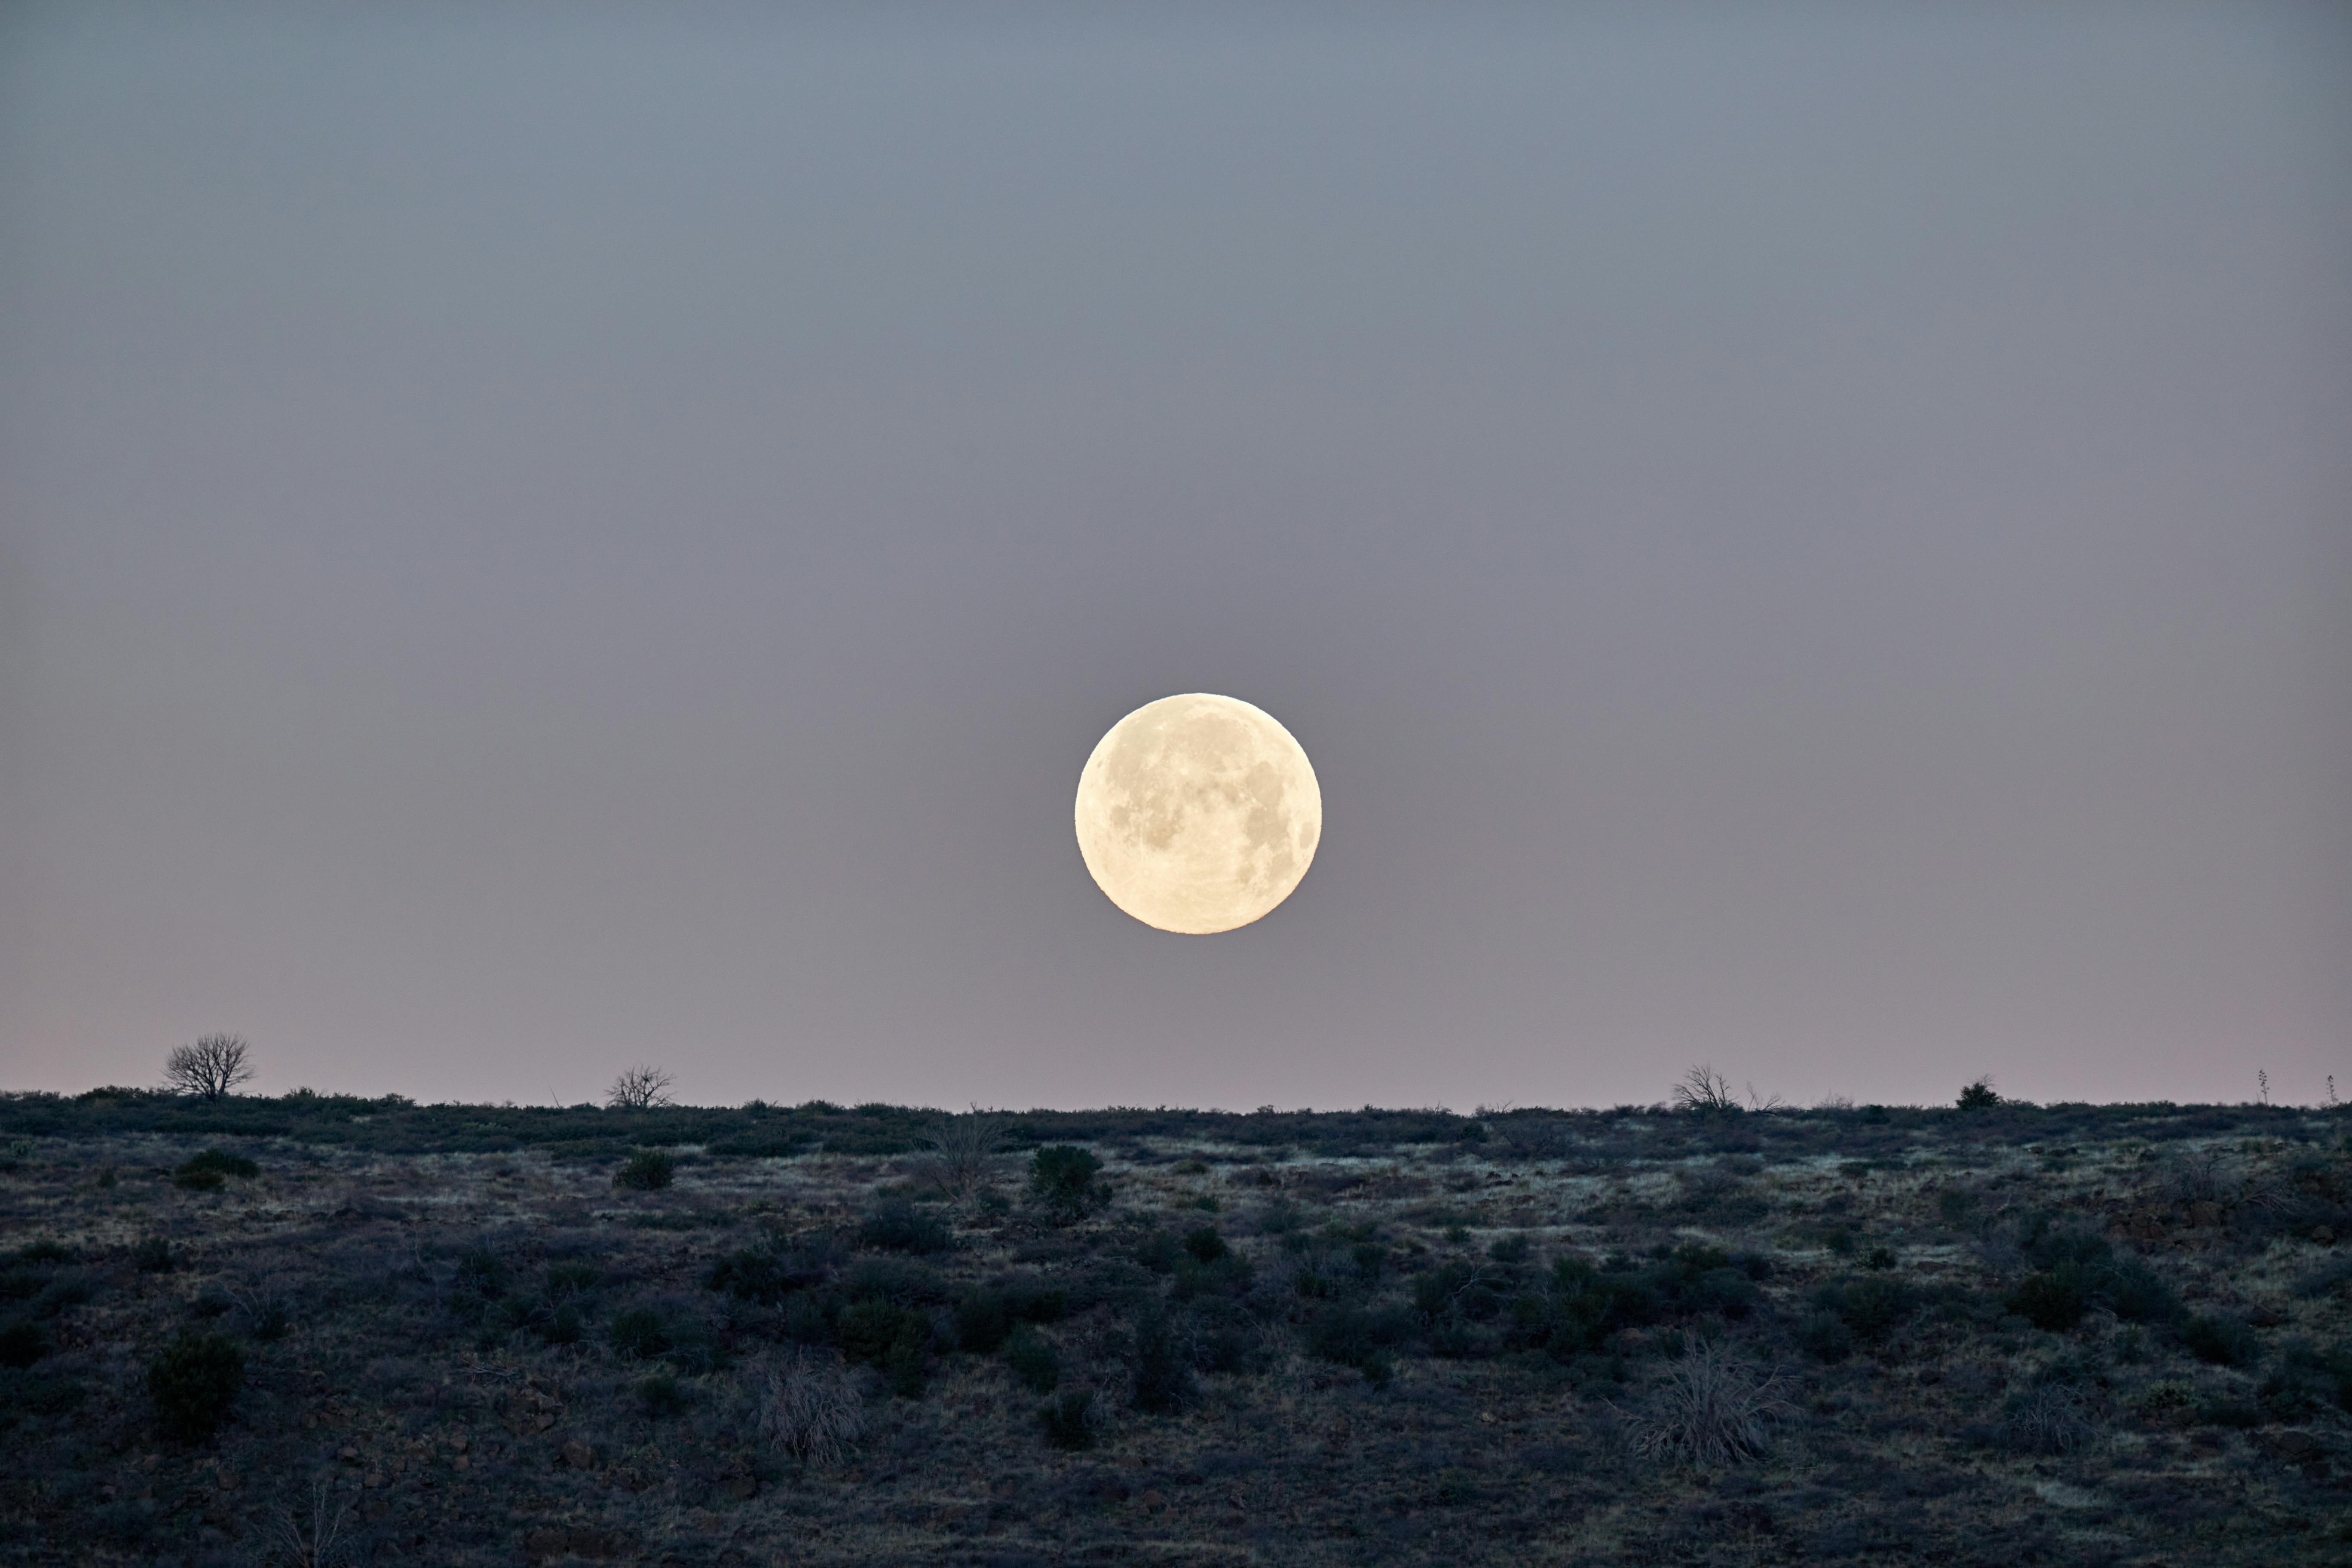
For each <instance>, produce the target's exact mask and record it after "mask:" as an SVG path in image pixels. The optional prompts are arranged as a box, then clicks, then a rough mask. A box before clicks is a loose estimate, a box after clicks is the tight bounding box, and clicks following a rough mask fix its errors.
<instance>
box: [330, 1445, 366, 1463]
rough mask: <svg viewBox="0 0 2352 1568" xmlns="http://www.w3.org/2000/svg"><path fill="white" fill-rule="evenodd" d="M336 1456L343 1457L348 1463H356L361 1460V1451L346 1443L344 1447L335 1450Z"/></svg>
mask: <svg viewBox="0 0 2352 1568" xmlns="http://www.w3.org/2000/svg"><path fill="white" fill-rule="evenodd" d="M335 1458H338V1459H341V1461H342V1462H343V1463H345V1464H347V1465H356V1464H358V1463H359V1462H360V1451H359V1450H358V1449H357V1448H354V1447H351V1446H350V1445H348V1444H346V1445H345V1446H344V1447H341V1448H338V1449H336V1450H335Z"/></svg>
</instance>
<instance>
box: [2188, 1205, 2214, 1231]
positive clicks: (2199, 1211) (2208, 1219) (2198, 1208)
mask: <svg viewBox="0 0 2352 1568" xmlns="http://www.w3.org/2000/svg"><path fill="white" fill-rule="evenodd" d="M2189 1224H2190V1225H2192V1226H2196V1227H2197V1228H2198V1229H2199V1230H2212V1229H2214V1228H2216V1227H2218V1226H2220V1225H2221V1205H2220V1204H2217V1203H2214V1202H2213V1201H2212V1200H2211V1199H2210V1198H2206V1199H2200V1200H2199V1201H2198V1202H2196V1203H2193V1204H2190V1205H2189Z"/></svg>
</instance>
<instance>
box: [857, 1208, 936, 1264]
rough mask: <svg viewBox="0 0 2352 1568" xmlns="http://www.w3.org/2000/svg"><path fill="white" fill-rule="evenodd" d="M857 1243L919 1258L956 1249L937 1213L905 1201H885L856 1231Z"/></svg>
mask: <svg viewBox="0 0 2352 1568" xmlns="http://www.w3.org/2000/svg"><path fill="white" fill-rule="evenodd" d="M857 1239H858V1241H859V1242H860V1243H861V1244H863V1245H864V1246H866V1247H880V1248H882V1249H883V1250H884V1251H887V1252H911V1253H915V1254H917V1255H919V1256H928V1255H929V1254H931V1253H936V1252H945V1251H947V1250H948V1248H949V1247H952V1246H954V1245H955V1237H954V1236H953V1235H952V1234H951V1233H950V1231H949V1229H948V1225H947V1222H946V1221H945V1220H943V1219H941V1218H940V1216H939V1215H937V1214H936V1213H933V1212H930V1211H928V1210H925V1209H922V1208H919V1207H917V1206H916V1205H913V1204H911V1203H909V1202H908V1201H907V1200H906V1199H905V1198H895V1197H894V1198H885V1199H883V1200H882V1201H881V1202H880V1203H878V1204H877V1205H874V1207H873V1208H872V1209H871V1210H870V1211H868V1212H867V1214H866V1221H865V1223H864V1224H863V1225H861V1226H858V1227H857Z"/></svg>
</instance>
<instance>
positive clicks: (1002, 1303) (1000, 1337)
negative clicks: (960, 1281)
mask: <svg viewBox="0 0 2352 1568" xmlns="http://www.w3.org/2000/svg"><path fill="white" fill-rule="evenodd" d="M955 1321H956V1344H957V1346H958V1347H959V1348H960V1349H962V1350H966V1351H970V1352H971V1353H973V1354H974V1355H989V1354H992V1353H993V1352H995V1351H996V1350H997V1349H998V1348H999V1347H1001V1346H1002V1345H1003V1343H1004V1342H1005V1339H1006V1337H1007V1336H1009V1335H1010V1334H1011V1333H1012V1332H1013V1307H1012V1304H1011V1303H1010V1302H1009V1301H1007V1300H1005V1297H1004V1292H1003V1291H1002V1290H972V1291H968V1292H966V1293H965V1294H964V1295H963V1296H962V1297H961V1299H960V1300H957V1302H956V1309H955Z"/></svg>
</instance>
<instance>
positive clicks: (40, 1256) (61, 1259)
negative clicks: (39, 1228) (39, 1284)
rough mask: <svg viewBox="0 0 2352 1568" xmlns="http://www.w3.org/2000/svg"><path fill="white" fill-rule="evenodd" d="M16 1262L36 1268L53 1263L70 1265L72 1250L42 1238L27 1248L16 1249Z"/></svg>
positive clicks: (62, 1244) (59, 1243)
mask: <svg viewBox="0 0 2352 1568" xmlns="http://www.w3.org/2000/svg"><path fill="white" fill-rule="evenodd" d="M16 1261H17V1262H19V1263H29V1264H32V1265H35V1266H36V1267H38V1266H41V1265H45V1264H53V1263H71V1262H72V1261H73V1249H72V1248H70V1247H67V1246H66V1245H65V1244H64V1243H62V1242H58V1241H52V1240H49V1239H47V1238H46V1237H44V1238H43V1239H42V1240H39V1241H36V1242H34V1243H32V1244H31V1245H29V1246H26V1247H19V1248H17V1250H16Z"/></svg>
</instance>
